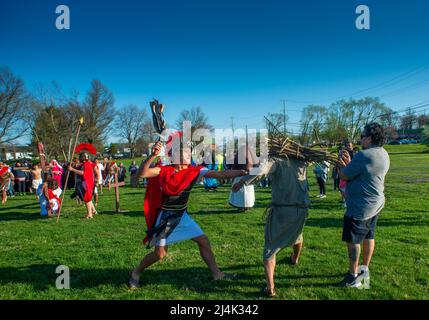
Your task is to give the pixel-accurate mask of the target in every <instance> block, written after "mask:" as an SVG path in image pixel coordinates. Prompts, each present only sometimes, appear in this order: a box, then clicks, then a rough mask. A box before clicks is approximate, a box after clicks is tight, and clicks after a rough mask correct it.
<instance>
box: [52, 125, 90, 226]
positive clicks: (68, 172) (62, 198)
mask: <svg viewBox="0 0 429 320" xmlns="http://www.w3.org/2000/svg"><path fill="white" fill-rule="evenodd" d="M82 124H83V119H82V118H81V119H80V120H79V126H78V128H77V133H76V140H75V141H74V147H73V151H72V156H71V158H70V161H69V165H70V164H71V161H73V157H74V151H75V149H76V145H77V141H78V139H79V133H80V128H81V127H82ZM69 176H70V170H67V176H66V182H65V185H64V190H63V194H62V195H61V205H60V208H59V209H58V214H57V220H56V222H55V223H58V220H59V219H60V214H61V209H62V207H63V202H64V196H65V195H66V190H67V184H68V182H69Z"/></svg>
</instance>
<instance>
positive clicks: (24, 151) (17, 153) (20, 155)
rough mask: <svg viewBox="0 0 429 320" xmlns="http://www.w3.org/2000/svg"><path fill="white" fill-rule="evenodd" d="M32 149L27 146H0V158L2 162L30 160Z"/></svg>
mask: <svg viewBox="0 0 429 320" xmlns="http://www.w3.org/2000/svg"><path fill="white" fill-rule="evenodd" d="M32 157H33V151H32V148H31V147H29V146H15V145H0V158H1V160H2V161H8V160H19V159H31V158H32Z"/></svg>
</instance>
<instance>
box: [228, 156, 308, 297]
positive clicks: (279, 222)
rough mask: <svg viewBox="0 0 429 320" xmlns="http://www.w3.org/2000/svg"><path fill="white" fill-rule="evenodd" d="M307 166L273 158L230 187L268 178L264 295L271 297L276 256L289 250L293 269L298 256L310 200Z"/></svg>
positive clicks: (236, 188) (301, 162)
mask: <svg viewBox="0 0 429 320" xmlns="http://www.w3.org/2000/svg"><path fill="white" fill-rule="evenodd" d="M307 166H308V163H307V162H304V161H299V160H295V159H283V158H282V159H280V158H272V159H270V160H269V161H267V162H266V163H265V164H262V165H261V166H260V167H259V168H257V169H253V170H252V172H251V174H249V175H247V176H245V177H243V178H242V179H241V180H240V182H238V183H236V184H235V185H234V187H233V189H234V190H239V189H240V188H241V187H242V186H243V185H248V184H251V183H255V181H256V180H260V179H262V178H264V177H265V176H267V175H269V176H270V178H271V186H272V191H271V194H272V201H271V204H270V205H269V207H268V209H267V210H268V211H267V213H268V215H267V221H266V225H265V244H264V250H263V261H264V268H265V276H266V280H267V286H266V288H265V289H264V293H265V294H266V295H267V296H269V297H273V296H275V295H276V293H275V289H274V271H275V267H276V254H277V253H278V252H279V251H280V250H281V249H283V248H285V247H292V248H293V253H292V255H291V257H290V263H291V264H292V265H296V264H297V263H298V261H299V257H300V255H301V250H302V244H303V235H302V231H303V228H304V225H305V222H306V220H307V217H308V207H309V205H310V197H309V194H308V182H307Z"/></svg>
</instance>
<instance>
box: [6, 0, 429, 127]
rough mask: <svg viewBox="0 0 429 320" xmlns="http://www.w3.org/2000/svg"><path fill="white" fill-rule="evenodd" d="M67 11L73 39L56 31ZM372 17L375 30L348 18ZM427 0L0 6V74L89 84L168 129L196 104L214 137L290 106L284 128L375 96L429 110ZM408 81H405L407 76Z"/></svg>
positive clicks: (77, 0) (67, 87)
mask: <svg viewBox="0 0 429 320" xmlns="http://www.w3.org/2000/svg"><path fill="white" fill-rule="evenodd" d="M60 4H66V5H68V6H69V7H70V11H71V29H70V30H62V31H60V30H57V29H56V28H55V19H56V14H55V8H56V6H57V5H60ZM359 4H366V5H368V6H369V8H370V10H371V30H369V31H359V30H357V29H356V28H355V19H356V17H357V15H356V13H355V9H356V7H357V6H358V5H359ZM428 14H429V2H428V1H424V0H407V1H402V0H401V1H387V0H360V1H354V0H347V1H345V0H338V1H335V0H331V1H322V0H300V1H298V0H295V1H286V0H278V1H273V0H246V1H243V0H229V1H225V0H198V1H197V0H180V1H165V0H157V1H145V0H144V1H138V0H135V1H131V0H122V1H100V0H91V1H88V0H74V1H59V0H58V1H51V0H40V1H28V0H26V1H24V0H13V1H12V0H0V39H1V42H0V65H6V66H8V67H10V68H11V69H12V71H13V72H14V73H16V74H18V75H19V76H21V77H22V78H23V79H24V80H25V82H26V84H27V87H28V88H29V89H33V88H35V86H36V85H37V84H39V83H45V84H49V83H50V81H51V80H56V81H57V82H58V83H59V84H60V86H61V87H62V88H63V90H64V91H65V92H70V91H71V90H72V89H76V90H78V91H79V92H81V94H82V95H83V94H85V92H86V90H87V89H88V87H89V83H90V81H91V80H92V79H99V80H101V81H102V82H103V83H104V84H105V85H107V86H108V87H109V88H110V89H111V90H112V91H113V93H114V95H115V98H116V106H117V107H120V106H122V105H125V104H129V103H133V104H138V105H142V106H144V107H146V106H148V101H149V100H150V99H151V98H152V97H157V98H159V99H160V100H161V101H162V102H165V104H166V106H167V111H166V117H167V121H169V122H174V121H175V119H176V118H177V115H178V114H179V112H180V111H181V110H183V109H185V108H190V107H194V106H201V107H202V108H203V109H204V111H205V112H206V113H207V115H208V116H209V120H210V122H211V124H212V125H213V126H215V127H217V128H226V127H229V126H230V123H231V117H234V123H235V126H236V127H243V126H245V125H246V124H247V125H249V127H252V128H259V127H261V126H263V123H262V116H263V115H264V114H266V112H268V111H280V110H281V109H282V102H281V100H282V99H286V100H287V110H288V114H289V116H290V120H289V122H290V124H289V125H288V128H289V129H290V130H294V131H296V130H298V128H299V127H298V126H297V125H296V123H298V122H299V119H300V111H301V109H302V108H303V107H305V106H306V105H307V104H308V103H314V104H322V105H329V104H330V103H331V102H333V101H335V100H336V98H337V97H349V96H350V94H352V93H355V92H358V91H361V90H362V89H366V88H370V87H374V86H377V85H378V84H382V83H386V81H388V80H390V79H392V78H395V77H396V76H398V75H404V76H403V77H402V78H400V79H398V80H399V81H392V82H388V83H387V84H385V85H384V86H378V87H377V88H376V89H373V90H368V91H364V92H362V93H360V94H356V95H355V96H354V97H355V98H359V97H362V96H366V95H371V96H382V98H381V99H382V101H384V102H386V103H387V104H388V105H389V106H390V107H391V108H393V109H394V110H401V109H403V108H404V107H407V106H411V105H414V104H417V103H419V102H421V101H425V100H429V94H428V92H429V90H428V89H429V41H428V40H429V19H427V15H428ZM405 75H407V76H405Z"/></svg>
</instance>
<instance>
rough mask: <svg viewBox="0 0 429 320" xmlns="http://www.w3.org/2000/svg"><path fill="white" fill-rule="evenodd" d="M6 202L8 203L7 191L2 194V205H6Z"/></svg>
mask: <svg viewBox="0 0 429 320" xmlns="http://www.w3.org/2000/svg"><path fill="white" fill-rule="evenodd" d="M6 201H7V193H6V191H5V190H3V191H2V193H1V203H2V204H5V203H6Z"/></svg>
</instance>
